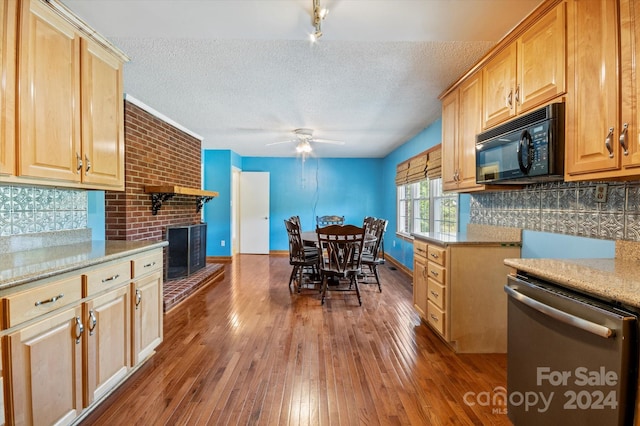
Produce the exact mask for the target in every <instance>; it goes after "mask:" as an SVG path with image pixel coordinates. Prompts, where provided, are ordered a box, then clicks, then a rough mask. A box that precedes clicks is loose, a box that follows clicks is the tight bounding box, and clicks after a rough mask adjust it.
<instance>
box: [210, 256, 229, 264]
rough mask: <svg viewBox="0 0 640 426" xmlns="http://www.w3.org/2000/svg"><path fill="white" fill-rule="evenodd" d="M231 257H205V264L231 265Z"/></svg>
mask: <svg viewBox="0 0 640 426" xmlns="http://www.w3.org/2000/svg"><path fill="white" fill-rule="evenodd" d="M232 262H233V257H231V256H207V263H232Z"/></svg>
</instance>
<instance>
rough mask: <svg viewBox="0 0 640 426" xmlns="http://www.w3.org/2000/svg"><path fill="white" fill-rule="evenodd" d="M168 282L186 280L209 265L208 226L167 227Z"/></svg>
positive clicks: (200, 224)
mask: <svg viewBox="0 0 640 426" xmlns="http://www.w3.org/2000/svg"><path fill="white" fill-rule="evenodd" d="M167 241H168V242H169V246H168V247H167V280H171V279H176V278H185V277H188V276H189V275H191V274H193V273H194V272H196V271H198V270H199V269H202V268H204V267H205V265H206V263H207V258H206V254H207V224H206V223H199V224H197V225H184V226H169V227H167Z"/></svg>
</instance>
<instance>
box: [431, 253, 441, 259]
mask: <svg viewBox="0 0 640 426" xmlns="http://www.w3.org/2000/svg"><path fill="white" fill-rule="evenodd" d="M431 257H433V258H434V259H437V258H439V257H440V256H438V255H437V254H435V253H431Z"/></svg>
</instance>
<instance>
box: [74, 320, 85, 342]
mask: <svg viewBox="0 0 640 426" xmlns="http://www.w3.org/2000/svg"><path fill="white" fill-rule="evenodd" d="M82 333H84V325H82V319H81V318H80V317H76V344H78V343H80V338H81V337H82Z"/></svg>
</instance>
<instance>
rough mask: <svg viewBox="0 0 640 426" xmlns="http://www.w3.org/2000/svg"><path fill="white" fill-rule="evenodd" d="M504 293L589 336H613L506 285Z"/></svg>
mask: <svg viewBox="0 0 640 426" xmlns="http://www.w3.org/2000/svg"><path fill="white" fill-rule="evenodd" d="M504 291H505V293H507V294H508V295H509V296H511V297H513V298H514V299H516V300H517V301H519V302H521V303H523V304H525V305H527V306H529V307H530V308H532V309H535V310H536V311H538V312H540V313H542V314H544V315H547V316H548V317H551V318H553V319H555V320H558V321H560V322H563V323H565V324H569V325H571V326H574V327H577V328H579V329H581V330H584V331H586V332H589V333H591V334H595V335H596V336H600V337H604V338H605V339H608V338H610V337H613V336H615V332H614V331H613V330H611V329H610V328H608V327H605V326H604V325H600V324H596V323H594V322H591V321H588V320H586V319H584V318H580V317H577V316H575V315H572V314H569V313H567V312H564V311H561V310H559V309H556V308H554V307H552V306H549V305H546V304H544V303H542V302H539V301H537V300H535V299H532V298H531V297H529V296H525V295H524V294H522V293H520V292H519V291H517V290H516V289H514V288H511V287H509V286H508V285H505V286H504Z"/></svg>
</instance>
